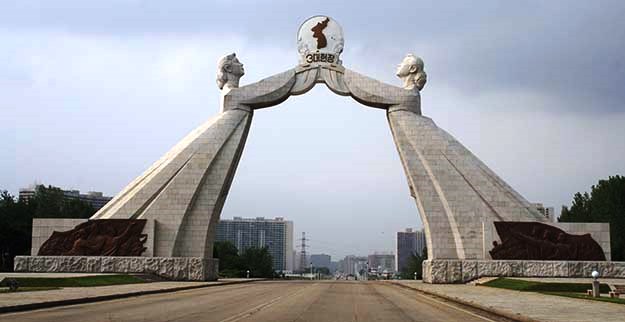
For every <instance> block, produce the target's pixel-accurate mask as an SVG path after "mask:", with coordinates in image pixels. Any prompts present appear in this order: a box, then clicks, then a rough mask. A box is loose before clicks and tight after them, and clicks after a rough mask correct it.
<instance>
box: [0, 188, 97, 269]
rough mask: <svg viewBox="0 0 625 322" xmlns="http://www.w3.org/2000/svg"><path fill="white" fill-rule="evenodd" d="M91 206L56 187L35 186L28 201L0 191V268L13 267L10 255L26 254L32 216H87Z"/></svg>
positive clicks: (89, 215) (30, 237) (28, 245)
mask: <svg viewBox="0 0 625 322" xmlns="http://www.w3.org/2000/svg"><path fill="white" fill-rule="evenodd" d="M94 213H95V210H94V209H93V207H92V206H91V205H90V204H89V203H86V202H84V201H81V200H78V199H70V198H66V197H65V196H64V194H63V191H62V190H61V189H60V188H57V187H52V186H48V187H45V186H37V188H36V190H35V195H34V196H33V198H31V199H29V200H28V201H25V200H17V199H16V198H15V196H12V195H11V194H10V193H9V192H7V191H2V192H0V270H1V271H11V270H13V258H14V257H15V256H17V255H29V254H30V247H31V240H32V223H33V218H89V217H91V216H92V215H93V214H94Z"/></svg>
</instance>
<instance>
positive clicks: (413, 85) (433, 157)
mask: <svg viewBox="0 0 625 322" xmlns="http://www.w3.org/2000/svg"><path fill="white" fill-rule="evenodd" d="M343 45H344V38H343V32H342V29H341V27H340V26H339V24H338V23H337V22H336V21H335V20H333V19H332V18H330V17H326V16H315V17H312V18H309V19H308V20H306V21H305V22H304V23H303V24H302V25H301V27H300V29H299V32H298V35H297V48H298V52H299V63H298V64H297V65H296V66H295V67H294V68H292V69H289V70H287V71H285V72H283V73H280V74H277V75H274V76H271V77H268V78H265V79H263V80H260V81H258V82H256V83H252V84H249V85H245V86H239V80H240V78H241V77H242V76H243V75H244V73H245V72H244V68H243V64H241V62H240V61H239V60H238V57H237V56H236V55H235V54H229V55H226V56H224V57H223V58H221V59H220V61H219V63H218V68H217V69H218V70H217V85H218V87H219V89H220V90H221V99H220V112H219V114H218V115H216V116H215V117H213V118H211V119H209V120H208V121H206V122H205V123H204V124H202V125H200V126H199V127H198V128H197V129H195V130H193V131H192V132H191V133H189V134H188V135H187V136H186V137H185V138H183V139H182V140H181V141H180V142H179V143H178V144H176V145H175V146H174V147H173V148H172V149H171V150H170V151H169V152H167V153H166V154H165V155H164V156H163V157H162V158H161V159H159V160H158V161H156V162H155V163H154V164H153V165H152V166H151V167H150V168H149V169H147V170H146V171H145V172H144V173H143V174H141V175H140V176H139V177H137V178H136V179H135V180H134V181H132V182H131V183H129V184H128V185H127V186H126V187H125V188H124V189H123V190H122V191H121V192H120V193H118V194H117V195H116V196H115V197H114V198H113V200H111V201H110V202H109V203H108V204H107V205H106V206H104V207H103V208H102V209H100V210H99V211H98V212H97V213H96V214H95V215H94V216H93V217H92V218H91V220H107V219H126V220H128V219H131V220H147V221H148V222H153V225H152V228H151V229H152V230H151V231H149V232H147V235H152V237H151V239H150V240H151V241H150V243H151V244H150V252H149V256H150V258H152V260H154V258H162V260H161V262H157V263H156V264H155V263H152V265H156V266H157V267H156V268H153V270H156V271H158V270H159V269H160V270H162V268H159V267H158V266H164V265H168V264H167V259H171V258H174V259H173V261H174V262H172V264H171V265H173V266H172V267H174V266H176V265H182V266H184V265H188V266H193V265H194V264H193V263H192V262H189V263H188V264H179V263H178V264H176V262H175V261H176V260H178V261H180V258H194V259H197V262H196V263H195V265H196V266H201V267H203V268H202V270H203V273H201V274H195V275H194V274H191V273H189V274H186V275H185V273H184V272H183V273H179V272H174V273H172V274H170V275H173V277H174V278H176V277H177V278H179V279H214V278H215V276H216V275H215V269H216V268H215V267H216V265H215V260H213V259H212V256H213V254H212V250H213V247H212V246H213V240H214V237H215V229H216V225H217V222H218V221H219V217H220V213H221V210H222V208H223V205H224V203H225V201H226V198H227V196H228V191H229V189H230V185H231V183H232V180H233V177H234V175H235V172H236V168H237V165H238V163H239V160H240V157H241V154H242V151H243V148H244V146H245V142H246V138H247V136H248V133H249V129H250V124H251V122H252V119H253V116H254V113H255V112H256V110H258V109H262V108H266V107H271V106H275V105H278V104H280V103H281V102H283V101H285V100H286V99H288V98H289V97H290V96H291V95H302V94H305V93H306V92H308V91H309V90H310V89H311V88H312V87H314V86H315V85H316V84H320V83H323V84H325V85H326V86H327V87H328V89H330V90H331V91H332V92H334V93H336V94H338V95H342V96H351V97H352V98H353V99H355V100H356V101H358V102H359V103H361V104H363V105H365V106H367V107H372V108H379V109H383V110H385V111H386V116H387V118H388V124H389V127H390V130H391V132H392V135H393V139H394V142H395V145H396V147H397V151H398V152H399V155H400V157H401V162H402V165H403V168H404V171H405V173H406V177H407V180H408V186H409V192H410V195H411V196H412V197H413V198H414V199H415V201H416V204H417V208H418V212H419V215H420V216H421V220H422V222H423V225H424V228H425V235H426V240H427V247H428V256H429V260H428V261H426V263H425V265H424V268H425V269H424V272H425V276H424V279H425V280H426V281H429V282H458V281H465V280H470V279H473V278H476V277H477V276H478V275H485V273H483V272H485V271H489V272H490V274H504V275H506V274H512V275H514V273H512V272H514V271H515V269H516V270H523V268H522V266H518V265H523V264H518V265H517V264H514V263H512V264H510V263H508V262H506V261H503V262H502V261H494V260H493V257H496V256H495V255H493V254H497V256H500V255H499V254H509V253H515V251H516V250H515V249H517V248H518V246H515V245H516V244H515V242H518V240H521V237H519V236H521V235H519V234H521V232H516V230H515V229H507V230H506V229H500V227H494V224H493V223H496V222H528V223H534V224H536V225H547V223H548V220H547V219H546V218H545V216H544V215H542V214H540V213H539V212H538V210H537V209H536V208H534V207H533V206H532V205H531V204H530V203H529V202H528V201H527V200H526V199H525V198H523V196H521V195H520V194H519V193H518V192H516V191H515V190H514V189H513V188H512V187H510V186H509V185H508V184H507V183H506V182H504V181H503V180H502V179H501V178H500V177H499V176H497V175H496V174H495V173H494V172H493V171H492V170H490V169H489V168H488V167H487V166H486V165H485V164H484V163H483V162H481V161H480V160H479V159H478V158H477V157H476V156H475V155H474V154H472V153H471V152H470V151H469V150H468V149H467V148H465V147H464V146H463V145H462V144H461V143H460V142H458V140H456V139H455V138H454V137H452V136H451V135H450V134H449V133H447V132H445V131H444V130H443V129H441V128H439V127H438V126H436V124H435V123H434V121H433V120H432V119H430V118H428V117H425V116H423V115H422V113H421V96H420V95H421V90H422V89H423V87H424V85H425V83H426V80H427V77H426V73H425V70H424V63H423V60H421V58H419V57H416V56H414V55H411V54H409V55H407V56H406V57H405V58H404V59H403V61H401V63H400V64H399V66H398V69H397V72H396V75H397V76H398V77H399V78H400V80H401V83H402V85H401V86H393V85H388V84H385V83H382V82H380V81H378V80H375V79H372V78H369V77H367V76H364V75H361V74H359V73H357V72H354V71H352V70H349V69H347V68H345V67H344V66H343V62H342V61H341V59H340V55H341V53H342V51H343ZM547 226H549V225H547ZM550 227H552V226H550ZM554 228H555V229H558V228H557V227H554ZM565 228H566V227H564V228H563V227H560V228H559V229H565ZM495 229H497V232H495ZM532 229H534V230H533V231H532V232H531V233H526V234H522V236H524V237H528V238H529V240H530V241H533V239H532V238H533V237H534V235H535V234H536V229H538V228H532ZM510 230H511V231H512V232H511V233H506V232H507V231H510ZM567 230H568V229H567ZM601 230H605V227H603V226H602V227H601ZM503 231H506V232H503ZM144 232H145V231H144ZM502 232H503V233H502ZM502 234H503V235H505V236H503V235H502ZM533 234H534V235H533ZM509 236H513V237H514V236H516V237H518V238H512V239H514V240H515V242H510V243H508V244H506V240H508V239H509V238H508V237H509ZM148 238H150V237H148ZM493 242H495V244H494V245H495V249H497V250H499V249H500V248H501V247H502V246H505V245H508V246H506V247H508V248H509V249H511V250H508V251H507V253H506V252H495V253H492V251H491V252H489V250H491V248H492V246H491V244H493ZM537 242H543V243H544V242H549V241H548V240H542V241H541V240H538V241H537ZM553 244H557V243H556V242H555V241H554V242H553ZM510 245H511V246H510ZM548 246H549V245H547V246H544V247H548ZM601 246H602V247H603V249H604V251H605V252H606V253H607V254H608V255H609V244H608V246H607V250H606V245H605V244H604V243H602V244H601ZM497 247H499V248H497ZM515 247H517V248H515ZM536 247H542V246H540V245H539V246H536ZM495 249H493V250H495ZM518 253H519V252H518V251H516V254H518ZM491 255H492V256H491ZM502 256H503V255H502ZM518 256H521V255H518ZM527 256H529V255H527ZM527 256H526V257H527ZM500 257H501V256H500ZM529 257H531V256H529ZM529 257H528V258H525V259H530V260H531V259H536V258H529ZM502 258H503V259H506V257H505V256H503V257H502ZM517 259H518V258H517ZM521 259H524V258H521ZM543 259H546V258H543ZM556 259H557V258H556ZM31 260H32V259H31ZM484 263H486V264H484ZM519 263H520V262H519ZM112 265H116V264H112ZM129 265H132V263H131V264H129ZM137 265H138V266H141V267H148V266H149V265H150V263H145V264H143V263H140V264H137ZM480 265H481V266H480ZM485 265H486V266H485ZM514 265H517V266H518V267H517V266H514ZM184 267H186V266H184ZM519 267H521V268H519ZM551 267H552V270H553V267H554V266H553V264H552V266H551ZM184 269H187V268H184ZM146 270H149V269H146ZM175 270H176V269H175V268H174V271H175ZM480 270H481V271H480ZM493 270H494V271H496V270H501V272H495V273H493ZM165 271H167V270H165ZM480 272H482V273H480ZM487 274H488V273H486V275H487ZM519 274H520V273H519Z"/></svg>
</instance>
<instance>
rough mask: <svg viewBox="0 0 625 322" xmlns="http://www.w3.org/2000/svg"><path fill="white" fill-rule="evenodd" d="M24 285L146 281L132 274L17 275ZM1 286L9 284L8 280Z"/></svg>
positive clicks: (90, 284)
mask: <svg viewBox="0 0 625 322" xmlns="http://www.w3.org/2000/svg"><path fill="white" fill-rule="evenodd" d="M15 279H16V280H17V282H18V285H19V287H20V288H22V287H25V288H26V287H55V288H56V287H92V286H107V285H121V284H136V283H144V282H145V281H144V280H142V279H140V278H138V277H136V276H131V275H94V276H82V277H51V278H46V277H16V278H15ZM1 286H7V285H6V280H5V281H3V283H2V285H1Z"/></svg>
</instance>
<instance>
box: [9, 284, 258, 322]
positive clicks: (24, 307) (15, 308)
mask: <svg viewBox="0 0 625 322" xmlns="http://www.w3.org/2000/svg"><path fill="white" fill-rule="evenodd" d="M264 280H265V279H254V280H251V281H247V280H245V281H232V282H223V283H220V284H203V285H190V286H181V287H174V288H168V289H160V290H148V291H138V292H131V293H120V294H110V295H102V296H92V297H83V298H76V299H68V300H58V301H49V302H39V303H29V304H19V305H12V306H4V307H0V314H4V313H13V312H22V311H31V310H38V309H48V308H52V307H58V306H66V305H76V304H85V303H94V302H102V301H110V300H116V299H123V298H128V297H134V296H141V295H152V294H160V293H171V292H178V291H187V290H194V289H199V288H206V287H215V286H225V285H235V284H245V283H253V282H259V281H264Z"/></svg>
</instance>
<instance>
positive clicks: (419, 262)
mask: <svg viewBox="0 0 625 322" xmlns="http://www.w3.org/2000/svg"><path fill="white" fill-rule="evenodd" d="M422 254H423V255H419V254H418V253H413V254H412V256H410V259H408V265H406V267H404V269H403V270H402V271H401V272H400V275H401V278H402V279H414V278H415V273H417V279H421V278H423V261H424V260H426V259H427V258H428V251H427V248H423V252H422Z"/></svg>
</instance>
